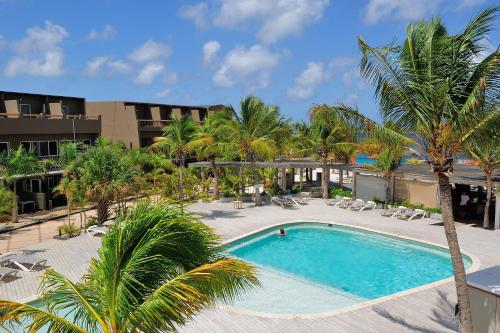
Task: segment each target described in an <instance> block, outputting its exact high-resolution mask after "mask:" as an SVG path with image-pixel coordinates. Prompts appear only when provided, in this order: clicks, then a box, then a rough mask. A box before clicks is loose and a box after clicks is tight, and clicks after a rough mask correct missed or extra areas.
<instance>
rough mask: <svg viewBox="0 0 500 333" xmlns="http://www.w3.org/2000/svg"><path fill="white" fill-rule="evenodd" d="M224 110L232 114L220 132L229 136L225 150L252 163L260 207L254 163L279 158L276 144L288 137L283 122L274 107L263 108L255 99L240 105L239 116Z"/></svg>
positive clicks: (248, 98) (242, 102)
mask: <svg viewBox="0 0 500 333" xmlns="http://www.w3.org/2000/svg"><path fill="white" fill-rule="evenodd" d="M227 109H228V112H230V113H231V114H232V119H231V120H230V121H228V122H226V123H225V124H224V126H223V127H222V131H223V132H225V133H227V135H228V141H229V144H228V147H229V148H228V149H230V150H233V151H239V155H240V157H241V158H242V159H244V160H247V161H249V162H250V163H251V167H252V173H253V181H254V192H255V204H256V205H257V206H260V205H261V200H260V191H259V186H258V179H257V172H256V168H255V163H256V162H257V161H265V160H270V159H272V158H274V157H276V156H277V155H278V153H279V145H278V143H277V142H278V141H280V140H283V139H286V137H287V136H288V127H286V126H285V124H286V121H285V119H283V117H282V116H281V115H280V112H279V108H278V107H277V106H274V105H266V104H264V102H263V101H262V100H260V99H259V98H257V97H254V96H249V97H247V98H245V99H243V100H242V101H241V103H240V112H239V113H238V112H236V111H235V110H234V108H233V107H232V106H229V107H228V108H227Z"/></svg>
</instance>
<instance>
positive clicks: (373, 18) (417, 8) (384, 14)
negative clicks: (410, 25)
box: [363, 0, 473, 25]
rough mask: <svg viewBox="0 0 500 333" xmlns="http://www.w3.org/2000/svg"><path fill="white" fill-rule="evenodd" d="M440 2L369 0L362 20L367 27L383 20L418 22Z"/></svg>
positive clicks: (425, 0)
mask: <svg viewBox="0 0 500 333" xmlns="http://www.w3.org/2000/svg"><path fill="white" fill-rule="evenodd" d="M441 1H442V0H418V1H415V0H370V1H369V2H368V4H367V5H366V7H365V8H364V10H363V12H364V15H363V19H364V22H365V23H366V24H368V25H371V24H375V23H377V22H379V21H381V20H384V19H408V20H419V19H421V18H422V17H424V16H425V15H426V14H428V13H433V12H435V10H436V8H437V6H438V5H439V3H440V2H441ZM465 1H471V0H465ZM472 1H473V0H472Z"/></svg>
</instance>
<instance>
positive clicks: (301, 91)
mask: <svg viewBox="0 0 500 333" xmlns="http://www.w3.org/2000/svg"><path fill="white" fill-rule="evenodd" d="M491 5H497V6H498V5H500V0H366V1H363V0H350V1H341V0H337V1H336V0H205V1H180V0H178V1H177V0H168V1H167V0H164V1H160V0H157V1H154V0H143V1H117V0H86V1H67V0H44V1H39V0H0V22H1V23H0V27H1V29H0V90H7V91H23V92H34V93H44V94H53V95H68V96H79V97H85V98H86V99H87V100H90V101H95V100H98V101H105V100H125V101H137V102H150V103H165V104H189V105H206V104H232V105H234V106H236V107H237V105H238V103H239V101H240V100H241V99H242V98H243V97H245V96H248V95H255V96H259V97H261V98H262V99H263V100H264V101H265V102H266V103H270V104H276V105H278V106H279V107H280V109H281V111H282V113H283V114H284V115H285V116H286V117H289V118H291V119H293V120H299V119H306V118H307V112H308V110H309V108H310V107H311V105H313V104H319V103H327V104H339V103H346V104H349V105H352V106H357V107H358V108H359V110H360V111H361V112H363V113H364V114H366V115H367V116H369V117H371V118H373V119H376V120H377V119H379V116H378V115H379V110H378V106H377V102H376V101H375V100H374V98H373V87H372V86H371V85H370V84H369V83H367V82H365V81H364V80H363V79H362V78H361V77H360V75H359V69H358V64H359V59H360V55H359V49H358V46H357V37H358V36H361V37H362V38H363V39H364V40H365V41H366V42H367V43H368V44H370V45H372V46H381V45H386V44H389V43H391V42H393V41H394V42H398V41H399V42H400V41H402V40H403V39H404V36H405V27H406V26H407V24H408V23H409V22H412V21H415V20H420V19H422V18H431V17H432V16H434V15H440V16H441V17H442V18H443V21H444V22H445V24H446V26H447V28H448V31H449V32H450V33H456V32H459V31H460V30H461V29H463V27H465V25H466V23H467V22H468V21H469V19H470V18H471V17H473V16H474V15H475V14H477V13H478V12H479V11H480V10H481V9H483V8H485V7H486V6H491ZM497 26H498V27H500V25H499V24H497ZM499 41H500V32H499V31H498V30H495V31H493V32H492V33H491V34H490V35H489V37H488V40H487V41H485V45H487V46H488V47H489V48H490V49H492V50H493V49H495V48H496V47H497V46H498V45H499Z"/></svg>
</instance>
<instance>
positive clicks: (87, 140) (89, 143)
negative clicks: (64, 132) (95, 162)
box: [83, 139, 92, 146]
mask: <svg viewBox="0 0 500 333" xmlns="http://www.w3.org/2000/svg"><path fill="white" fill-rule="evenodd" d="M83 144H84V145H87V146H91V145H92V140H90V139H85V140H83Z"/></svg>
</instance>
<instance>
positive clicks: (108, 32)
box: [87, 24, 116, 40]
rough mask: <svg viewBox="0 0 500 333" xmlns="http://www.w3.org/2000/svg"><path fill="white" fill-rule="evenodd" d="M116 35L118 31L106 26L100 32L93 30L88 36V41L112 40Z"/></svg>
mask: <svg viewBox="0 0 500 333" xmlns="http://www.w3.org/2000/svg"><path fill="white" fill-rule="evenodd" d="M115 35H116V30H115V29H114V28H113V27H112V26H111V25H109V24H106V25H105V26H104V28H103V30H102V31H98V30H96V29H95V28H92V30H90V32H89V33H88V35H87V39H89V40H97V39H101V40H110V39H112V38H113V37H115Z"/></svg>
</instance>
